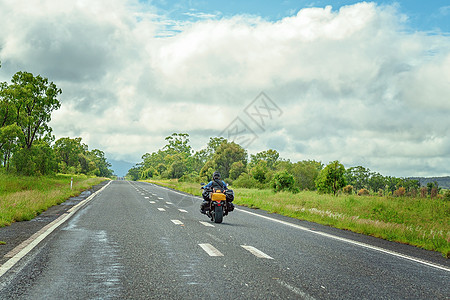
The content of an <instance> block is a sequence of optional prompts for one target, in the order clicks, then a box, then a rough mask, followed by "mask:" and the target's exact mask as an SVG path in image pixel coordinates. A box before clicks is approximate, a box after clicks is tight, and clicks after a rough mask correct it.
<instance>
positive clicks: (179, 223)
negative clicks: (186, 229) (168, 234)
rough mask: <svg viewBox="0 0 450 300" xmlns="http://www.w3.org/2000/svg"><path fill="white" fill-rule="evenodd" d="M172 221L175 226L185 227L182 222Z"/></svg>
mask: <svg viewBox="0 0 450 300" xmlns="http://www.w3.org/2000/svg"><path fill="white" fill-rule="evenodd" d="M170 221H172V223H173V224H175V225H183V222H181V221H180V220H170Z"/></svg>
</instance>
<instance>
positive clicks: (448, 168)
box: [0, 0, 450, 177]
mask: <svg viewBox="0 0 450 300" xmlns="http://www.w3.org/2000/svg"><path fill="white" fill-rule="evenodd" d="M449 19H450V2H448V1H411V0H402V1H375V2H359V1H322V0H317V1H314V0H311V1H304V0H298V1H294V0H285V1H255V0H251V1H216V0H215V1H206V0H205V1H203V0H198V1H196V0H190V1H168V0H157V1H139V0H129V1H126V0H98V1H86V0H39V1H38V0H27V1H25V0H19V1H17V0H0V61H1V62H2V68H1V69H0V81H6V82H10V79H11V78H12V76H13V75H14V73H16V72H18V71H27V72H31V73H33V74H34V75H38V74H40V75H41V76H44V77H47V78H48V79H49V80H50V81H53V82H54V83H55V84H56V85H57V86H58V87H59V88H61V89H62V90H63V93H62V95H61V96H60V98H59V100H60V101H61V104H62V105H61V108H60V109H59V110H57V111H55V112H53V114H52V121H51V123H50V126H51V127H52V128H53V134H54V135H55V137H56V139H58V138H60V137H71V138H75V137H82V139H83V142H84V143H86V144H87V145H89V148H90V149H94V148H96V149H100V150H102V151H104V152H105V153H106V156H107V158H108V159H109V160H118V161H126V162H130V163H137V162H140V161H141V157H142V155H144V154H145V153H151V152H154V151H157V150H158V149H161V148H162V147H163V146H164V145H165V144H166V141H165V137H167V136H169V135H171V134H172V133H175V132H176V133H188V134H189V135H190V141H191V145H192V147H193V149H194V150H196V151H197V150H200V149H202V148H204V147H205V146H206V144H207V142H208V141H209V138H210V137H215V136H223V137H225V138H227V139H229V140H233V141H236V142H238V143H240V144H241V145H242V146H243V147H244V148H245V149H246V150H247V151H248V153H249V154H255V153H257V152H260V151H264V150H268V149H275V150H277V151H278V152H280V155H281V157H283V158H285V159H290V160H291V161H293V162H296V161H300V160H308V159H311V160H317V161H321V162H322V163H324V164H328V163H329V162H331V161H334V160H338V161H340V162H341V163H343V164H344V166H345V167H347V168H348V167H351V166H364V167H366V168H369V169H370V170H371V171H374V172H379V173H381V174H383V175H385V176H396V177H409V176H427V177H431V176H449V175H450V136H449V134H448V133H449V132H450V117H449V115H450V21H449Z"/></svg>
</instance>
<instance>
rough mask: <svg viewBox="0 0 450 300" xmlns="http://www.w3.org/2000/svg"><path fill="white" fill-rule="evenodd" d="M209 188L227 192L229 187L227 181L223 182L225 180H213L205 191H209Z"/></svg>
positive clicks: (206, 186)
mask: <svg viewBox="0 0 450 300" xmlns="http://www.w3.org/2000/svg"><path fill="white" fill-rule="evenodd" d="M207 188H214V189H218V188H220V189H224V190H226V189H227V188H228V187H227V184H226V183H225V181H223V180H217V181H216V180H211V181H210V182H208V184H207V185H205V189H207Z"/></svg>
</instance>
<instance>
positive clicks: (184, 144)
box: [163, 133, 191, 156]
mask: <svg viewBox="0 0 450 300" xmlns="http://www.w3.org/2000/svg"><path fill="white" fill-rule="evenodd" d="M165 140H166V141H167V142H168V144H167V145H166V146H164V148H163V150H164V151H166V152H167V154H171V155H173V154H176V153H183V154H185V155H186V156H190V155H191V146H190V145H189V134H187V133H172V135H170V136H168V137H166V138H165Z"/></svg>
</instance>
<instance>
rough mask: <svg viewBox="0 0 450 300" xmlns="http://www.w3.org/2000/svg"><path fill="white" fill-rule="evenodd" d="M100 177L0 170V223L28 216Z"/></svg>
mask: <svg viewBox="0 0 450 300" xmlns="http://www.w3.org/2000/svg"><path fill="white" fill-rule="evenodd" d="M71 178H73V188H72V189H70V181H71ZM104 180H106V179H105V178H91V177H87V176H82V175H76V176H75V175H56V176H37V177H26V176H15V175H6V174H1V173H0V227H3V226H7V225H10V224H11V223H13V222H17V221H26V220H31V219H33V218H34V217H36V216H37V215H39V214H40V213H42V212H43V211H45V210H47V209H48V208H50V207H51V206H53V205H57V204H60V203H62V202H64V201H65V200H66V199H68V198H70V197H73V196H76V195H78V194H80V193H81V192H82V191H83V190H86V189H88V188H90V187H92V186H94V185H96V184H99V183H100V182H102V181H104Z"/></svg>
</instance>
